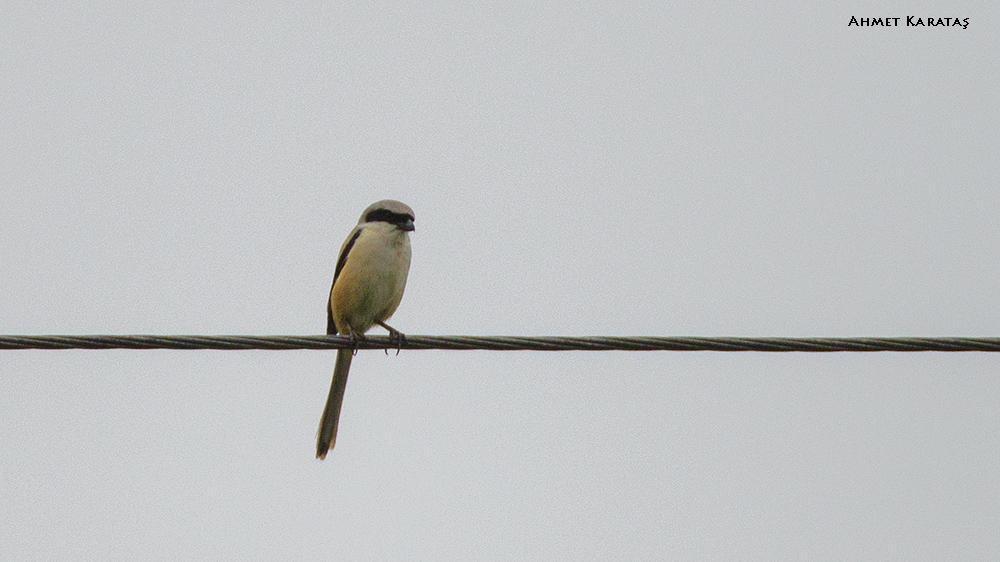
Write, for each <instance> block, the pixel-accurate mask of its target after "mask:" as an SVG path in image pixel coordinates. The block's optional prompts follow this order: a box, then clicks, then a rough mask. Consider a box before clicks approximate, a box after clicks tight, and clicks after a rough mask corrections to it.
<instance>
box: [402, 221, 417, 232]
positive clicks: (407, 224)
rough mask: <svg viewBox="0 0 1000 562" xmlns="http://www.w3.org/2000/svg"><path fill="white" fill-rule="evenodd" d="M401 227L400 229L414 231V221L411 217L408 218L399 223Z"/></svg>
mask: <svg viewBox="0 0 1000 562" xmlns="http://www.w3.org/2000/svg"><path fill="white" fill-rule="evenodd" d="M399 229H400V230H405V231H407V232H411V231H413V230H414V228H413V221H412V220H410V219H406V220H405V221H403V222H401V223H399Z"/></svg>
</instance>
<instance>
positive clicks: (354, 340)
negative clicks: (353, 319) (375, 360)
mask: <svg viewBox="0 0 1000 562" xmlns="http://www.w3.org/2000/svg"><path fill="white" fill-rule="evenodd" d="M348 331H349V336H348V337H349V338H350V343H351V355H357V354H358V343H359V342H361V340H363V339H365V335H364V334H363V333H361V332H358V331H355V330H354V328H350V327H348Z"/></svg>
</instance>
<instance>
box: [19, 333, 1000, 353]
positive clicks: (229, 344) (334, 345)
mask: <svg viewBox="0 0 1000 562" xmlns="http://www.w3.org/2000/svg"><path fill="white" fill-rule="evenodd" d="M344 348H356V349H452V350H494V351H526V350H530V351H763V352H790V351H802V352H813V353H815V352H833V351H839V352H873V351H988V352H1000V338H952V337H893V338H741V337H600V336H588V337H553V336H545V337H520V336H406V339H405V341H403V342H396V341H394V340H390V339H389V337H387V336H366V337H365V338H364V339H360V340H358V341H357V342H353V343H352V342H351V340H350V338H348V337H347V336H329V335H322V336H151V335H132V336H87V335H81V336H3V335H0V349H221V350H250V349H263V350H291V349H344Z"/></svg>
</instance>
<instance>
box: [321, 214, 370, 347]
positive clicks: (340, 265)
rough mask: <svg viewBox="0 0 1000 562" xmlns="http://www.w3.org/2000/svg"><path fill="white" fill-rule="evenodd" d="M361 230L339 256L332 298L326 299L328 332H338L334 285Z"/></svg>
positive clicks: (331, 288)
mask: <svg viewBox="0 0 1000 562" xmlns="http://www.w3.org/2000/svg"><path fill="white" fill-rule="evenodd" d="M361 230H362V229H360V228H359V229H358V231H357V232H355V233H354V236H351V239H350V240H348V241H347V244H344V249H343V250H342V251H341V252H340V257H339V258H337V269H336V270H335V271H334V272H333V283H332V284H331V285H330V298H329V300H327V301H326V333H327V334H336V333H337V326H336V325H335V324H334V323H333V287H334V285H336V284H337V277H340V270H342V269H344V264H345V263H347V254H350V253H351V248H352V247H354V242H356V241H357V239H358V236H361Z"/></svg>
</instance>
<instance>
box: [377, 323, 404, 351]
mask: <svg viewBox="0 0 1000 562" xmlns="http://www.w3.org/2000/svg"><path fill="white" fill-rule="evenodd" d="M376 324H378V325H379V326H382V327H383V328H385V329H386V330H389V343H390V344H392V343H394V344H396V355H399V350H400V349H402V347H403V344H405V343H406V336H405V335H404V334H403V332H400V331H399V330H397V329H396V328H393V327H392V326H390V325H388V324H386V323H385V322H376ZM385 354H386V355H389V350H388V349H386V350H385Z"/></svg>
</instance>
